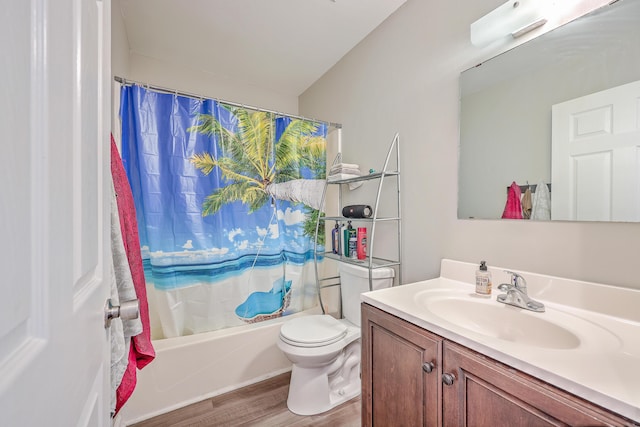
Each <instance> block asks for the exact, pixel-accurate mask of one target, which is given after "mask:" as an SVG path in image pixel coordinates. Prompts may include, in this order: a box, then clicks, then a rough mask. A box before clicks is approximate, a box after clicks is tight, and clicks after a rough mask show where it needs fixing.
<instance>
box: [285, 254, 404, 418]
mask: <svg viewBox="0 0 640 427" xmlns="http://www.w3.org/2000/svg"><path fill="white" fill-rule="evenodd" d="M338 271H339V273H340V284H341V295H342V313H343V315H344V319H340V320H337V319H335V318H334V317H332V316H330V315H328V314H327V315H313V316H304V317H298V318H295V319H291V320H288V321H287V322H285V323H284V324H283V325H282V328H281V329H280V339H279V340H278V347H279V348H280V350H282V352H283V353H284V354H285V355H286V356H287V358H288V359H289V360H290V361H291V362H292V363H293V369H292V371H291V383H290V384H289V397H288V399H287V406H288V407H289V410H290V411H291V412H293V413H295V414H298V415H313V414H319V413H322V412H325V411H328V410H329V409H331V408H333V407H335V406H337V405H339V404H341V403H343V402H346V401H347V400H349V399H351V398H353V397H356V396H358V395H359V394H360V294H361V293H363V292H368V291H369V270H368V269H366V268H363V267H359V266H357V265H353V264H345V263H340V265H339V268H338ZM394 273H395V272H394V270H393V269H392V268H386V267H385V268H376V269H373V270H372V271H371V274H372V278H373V281H372V286H373V289H374V290H375V289H382V288H388V287H390V286H391V285H392V283H393V277H394Z"/></svg>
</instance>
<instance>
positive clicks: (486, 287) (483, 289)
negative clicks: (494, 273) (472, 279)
mask: <svg viewBox="0 0 640 427" xmlns="http://www.w3.org/2000/svg"><path fill="white" fill-rule="evenodd" d="M476 294H478V295H482V296H491V272H490V271H488V270H487V263H486V262H485V261H480V268H478V270H476Z"/></svg>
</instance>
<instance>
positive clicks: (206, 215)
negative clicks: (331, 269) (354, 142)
mask: <svg viewBox="0 0 640 427" xmlns="http://www.w3.org/2000/svg"><path fill="white" fill-rule="evenodd" d="M120 116H121V120H122V158H123V163H124V165H125V169H126V170H127V176H128V178H129V181H130V184H131V187H132V191H133V195H134V199H135V204H136V211H137V217H138V226H139V232H140V243H141V246H142V253H143V261H144V270H145V278H146V281H147V286H148V288H149V290H148V291H149V296H150V305H152V306H155V310H156V311H157V315H158V317H159V320H160V324H161V325H162V332H163V336H164V337H167V338H168V337H175V336H181V335H188V334H195V333H199V332H205V331H211V330H216V329H222V328H227V327H232V326H236V325H243V324H246V323H254V322H259V321H262V320H268V319H271V318H274V317H279V316H282V315H286V314H289V313H293V312H297V311H301V310H305V309H307V308H310V307H312V306H314V305H316V304H317V294H316V292H317V291H316V287H315V275H314V268H313V265H312V263H313V258H314V257H313V255H314V250H315V248H314V239H313V235H314V232H315V224H316V218H317V215H319V214H320V213H319V211H318V209H319V208H320V206H319V200H320V199H321V195H322V188H323V182H324V178H325V171H326V155H325V146H326V140H325V138H326V133H327V126H326V124H324V123H317V122H312V121H307V120H301V119H296V118H291V117H285V116H282V115H278V114H275V113H270V112H264V111H256V110H251V109H246V108H240V107H237V106H232V105H226V104H224V103H221V102H218V101H215V100H208V99H204V100H203V99H194V98H190V97H184V96H178V95H176V94H168V93H160V92H156V91H152V90H147V89H145V88H143V87H141V86H138V85H125V86H123V87H122V89H121V105H120ZM319 235H320V236H324V232H321V233H319ZM322 240H324V239H322ZM320 243H321V244H322V245H323V244H324V242H323V241H321V242H320ZM317 250H318V251H319V252H322V251H323V250H324V249H323V247H319V248H318V249H317Z"/></svg>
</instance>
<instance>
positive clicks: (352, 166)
mask: <svg viewBox="0 0 640 427" xmlns="http://www.w3.org/2000/svg"><path fill="white" fill-rule="evenodd" d="M341 168H347V169H360V165H356V164H355V163H342V162H340V163H336V164H333V165H331V169H332V170H333V169H341Z"/></svg>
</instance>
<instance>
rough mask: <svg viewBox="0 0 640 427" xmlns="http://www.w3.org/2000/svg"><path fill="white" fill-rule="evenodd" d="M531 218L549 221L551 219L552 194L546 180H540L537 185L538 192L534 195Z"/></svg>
mask: <svg viewBox="0 0 640 427" xmlns="http://www.w3.org/2000/svg"><path fill="white" fill-rule="evenodd" d="M531 219H535V220H538V221H549V220H550V219H551V194H550V193H549V187H548V186H547V184H546V183H545V182H544V181H540V182H539V183H538V185H537V186H536V192H535V193H534V195H533V207H532V209H531Z"/></svg>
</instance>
